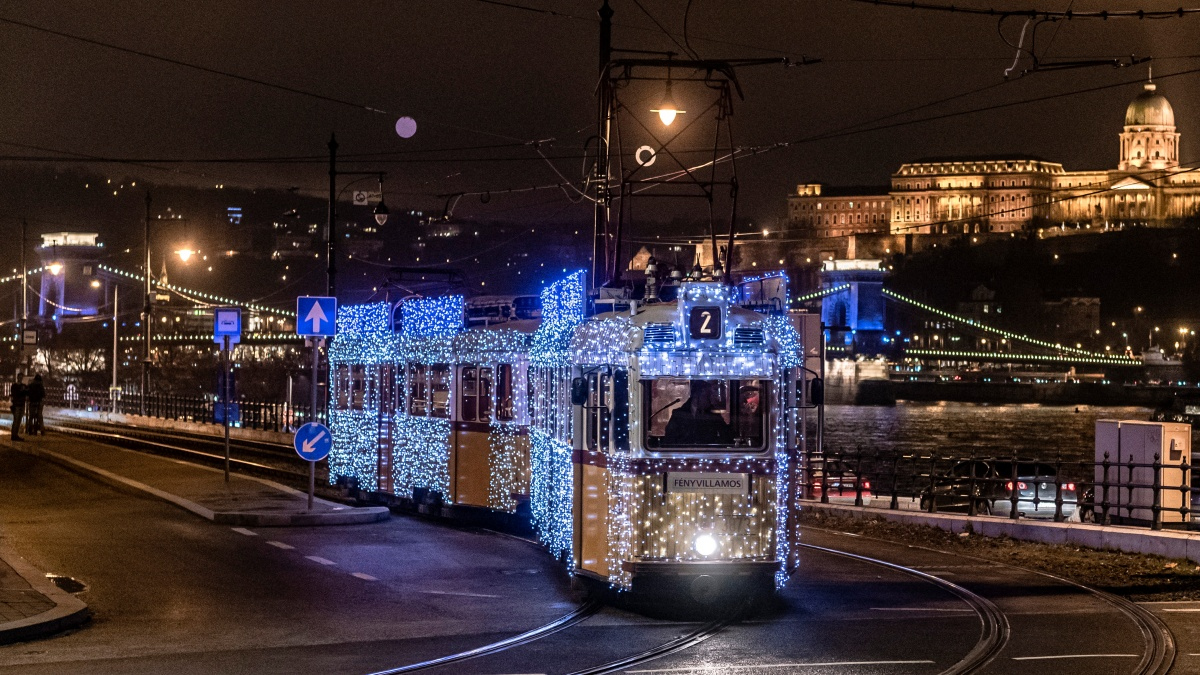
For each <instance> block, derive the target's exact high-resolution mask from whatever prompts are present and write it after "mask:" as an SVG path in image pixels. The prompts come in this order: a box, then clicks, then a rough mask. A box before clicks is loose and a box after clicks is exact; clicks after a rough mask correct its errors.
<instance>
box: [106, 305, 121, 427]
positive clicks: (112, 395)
mask: <svg viewBox="0 0 1200 675" xmlns="http://www.w3.org/2000/svg"><path fill="white" fill-rule="evenodd" d="M120 302H121V286H120V285H118V284H115V283H114V284H113V354H112V386H111V387H109V388H108V398H109V399H110V402H111V404H112V411H113V412H117V399H118V397H119V396H120V391H121V390H120V389H118V388H117V358H118V352H117V349H118V347H117V318H118V317H119V316H120V312H119V311H118V310H119V308H120Z"/></svg>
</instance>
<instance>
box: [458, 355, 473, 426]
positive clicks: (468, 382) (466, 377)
mask: <svg viewBox="0 0 1200 675" xmlns="http://www.w3.org/2000/svg"><path fill="white" fill-rule="evenodd" d="M476 373H477V370H476V368H475V366H463V369H462V382H461V383H460V384H459V387H460V389H461V391H462V399H461V402H462V406H461V408H462V412H461V413H459V415H460V417H461V419H462V421H464V422H474V421H475V420H476V419H477V418H476V417H475V408H476V404H475V401H476V392H475V385H476Z"/></svg>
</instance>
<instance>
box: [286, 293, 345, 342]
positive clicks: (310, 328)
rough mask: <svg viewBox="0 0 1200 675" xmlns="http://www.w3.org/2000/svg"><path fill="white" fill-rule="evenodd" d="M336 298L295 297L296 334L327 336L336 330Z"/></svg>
mask: <svg viewBox="0 0 1200 675" xmlns="http://www.w3.org/2000/svg"><path fill="white" fill-rule="evenodd" d="M336 317H337V298H329V297H320V296H307V295H304V296H300V297H298V298H296V334H297V335H307V336H329V335H333V334H334V333H336V332H337V331H336V330H335V328H334V319H335V318H336Z"/></svg>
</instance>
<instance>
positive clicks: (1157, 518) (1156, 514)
mask: <svg viewBox="0 0 1200 675" xmlns="http://www.w3.org/2000/svg"><path fill="white" fill-rule="evenodd" d="M1159 459H1161V458H1160V457H1159V454H1158V453H1157V452H1156V453H1154V462H1153V463H1152V464H1151V465H1150V468H1151V469H1153V470H1154V480H1152V481H1151V484H1152V485H1153V486H1154V487H1153V489H1154V494H1153V496H1152V500H1151V506H1150V514H1151V517H1152V518H1153V519H1154V520H1153V521H1152V522H1151V523H1150V529H1152V530H1161V529H1162V471H1161V469H1162V464H1161V463H1160V462H1159Z"/></svg>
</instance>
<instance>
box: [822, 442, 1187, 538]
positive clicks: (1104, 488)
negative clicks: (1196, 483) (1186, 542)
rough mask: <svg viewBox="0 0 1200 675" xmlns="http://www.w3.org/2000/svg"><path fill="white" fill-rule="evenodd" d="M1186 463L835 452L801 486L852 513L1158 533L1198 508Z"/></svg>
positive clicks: (1157, 459) (1179, 523)
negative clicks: (941, 514)
mask: <svg viewBox="0 0 1200 675" xmlns="http://www.w3.org/2000/svg"><path fill="white" fill-rule="evenodd" d="M1188 459H1189V458H1183V459H1182V461H1181V462H1175V463H1164V462H1162V461H1161V460H1162V458H1161V457H1160V456H1159V455H1158V454H1155V455H1154V457H1153V461H1151V462H1135V461H1132V460H1130V461H1125V462H1119V461H1114V460H1112V459H1111V458H1110V457H1109V454H1108V453H1105V454H1104V456H1103V458H1102V459H1101V461H1086V460H1069V459H1062V458H1054V459H1050V460H1046V459H1040V458H1031V457H1019V456H1010V457H995V456H982V455H969V456H962V455H959V456H954V455H939V454H936V453H934V454H929V455H913V454H904V453H901V452H898V451H897V452H891V453H879V452H870V451H862V450H860V451H856V452H842V451H835V452H828V453H825V454H824V455H820V454H815V453H814V454H811V455H809V456H808V457H807V458H806V462H805V466H804V470H803V471H802V481H801V485H800V487H801V494H802V495H803V496H804V497H806V498H808V499H814V500H820V501H821V502H823V503H829V502H830V501H831V498H832V499H834V500H837V501H842V502H845V503H850V499H851V498H852V499H853V504H854V505H855V506H871V507H877V508H885V509H889V510H896V509H900V508H901V503H902V502H907V504H909V505H915V507H916V508H917V509H919V510H921V511H926V512H929V513H936V512H937V511H939V510H947V511H950V510H953V511H958V512H965V513H967V515H970V516H976V515H992V514H996V515H1004V516H1007V517H1008V518H1012V519H1014V520H1015V519H1018V518H1021V517H1031V516H1032V517H1042V518H1046V519H1053V520H1054V521H1055V522H1063V521H1065V520H1068V519H1070V520H1075V519H1076V517H1078V519H1079V520H1083V521H1085V522H1097V523H1101V524H1105V525H1108V524H1112V523H1114V522H1115V523H1120V524H1131V525H1148V526H1149V527H1150V528H1151V529H1154V530H1160V529H1162V528H1163V525H1164V524H1165V523H1169V524H1172V525H1174V526H1176V527H1181V526H1182V527H1187V526H1190V524H1191V521H1192V514H1193V512H1194V509H1193V508H1192V500H1193V498H1196V499H1197V500H1200V488H1195V487H1192V485H1191V470H1192V465H1191V464H1189V463H1188ZM1014 487H1015V488H1016V489H1014ZM880 497H882V498H883V499H882V500H881V499H880ZM879 501H884V502H885V504H884V505H882V506H880V505H879ZM910 510H911V509H910Z"/></svg>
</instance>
